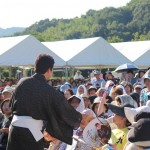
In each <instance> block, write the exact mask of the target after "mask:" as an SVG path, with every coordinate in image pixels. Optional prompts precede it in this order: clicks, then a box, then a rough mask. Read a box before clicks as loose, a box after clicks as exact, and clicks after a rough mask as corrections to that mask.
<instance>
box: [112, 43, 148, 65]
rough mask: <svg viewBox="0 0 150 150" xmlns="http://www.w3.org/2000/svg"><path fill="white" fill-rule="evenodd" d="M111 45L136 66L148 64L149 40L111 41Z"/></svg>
mask: <svg viewBox="0 0 150 150" xmlns="http://www.w3.org/2000/svg"><path fill="white" fill-rule="evenodd" d="M111 45H112V46H113V47H114V48H116V49H117V50H118V51H119V52H121V53H122V54H123V55H124V56H126V57H127V58H128V59H130V60H131V62H133V63H135V64H136V65H137V66H139V67H147V66H149V65H150V61H149V57H148V54H149V53H150V52H149V51H150V41H136V42H121V43H111Z"/></svg>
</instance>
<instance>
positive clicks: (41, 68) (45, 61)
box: [34, 54, 55, 74]
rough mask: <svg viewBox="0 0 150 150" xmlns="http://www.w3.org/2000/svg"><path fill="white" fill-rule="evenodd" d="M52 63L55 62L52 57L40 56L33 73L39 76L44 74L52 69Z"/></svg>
mask: <svg viewBox="0 0 150 150" xmlns="http://www.w3.org/2000/svg"><path fill="white" fill-rule="evenodd" d="M54 63H55V62H54V59H53V57H52V56H50V55H47V54H40V55H39V56H38V57H37V59H36V61H35V68H34V71H35V72H36V73H39V74H44V73H46V71H47V70H48V69H50V70H52V69H53V66H54Z"/></svg>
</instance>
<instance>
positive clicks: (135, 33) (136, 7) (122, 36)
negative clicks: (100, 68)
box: [15, 0, 150, 42]
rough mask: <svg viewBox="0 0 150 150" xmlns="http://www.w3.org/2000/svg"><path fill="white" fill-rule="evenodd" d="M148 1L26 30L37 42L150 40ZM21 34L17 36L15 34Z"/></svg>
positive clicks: (46, 22)
mask: <svg viewBox="0 0 150 150" xmlns="http://www.w3.org/2000/svg"><path fill="white" fill-rule="evenodd" d="M149 22H150V0H131V2H129V3H128V4H127V5H126V6H124V7H120V8H113V7H106V8H104V9H101V10H99V11H95V10H89V11H88V12H87V13H86V15H82V16H81V17H80V18H78V17H76V18H73V19H52V20H49V19H45V20H41V21H39V22H36V23H35V24H33V25H31V26H30V27H28V28H26V30H25V31H24V32H22V33H21V35H23V34H32V35H34V36H35V37H36V38H37V39H39V40H40V41H57V40H68V39H80V38H90V37H99V36H101V37H103V38H105V39H106V40H108V41H109V42H123V41H131V40H132V41H135V40H150V25H149ZM15 35H16V36H17V35H20V34H19V33H16V34H15Z"/></svg>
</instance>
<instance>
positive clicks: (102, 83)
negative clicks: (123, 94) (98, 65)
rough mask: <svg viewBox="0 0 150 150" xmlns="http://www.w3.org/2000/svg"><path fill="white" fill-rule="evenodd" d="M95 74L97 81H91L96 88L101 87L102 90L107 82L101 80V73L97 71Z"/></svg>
mask: <svg viewBox="0 0 150 150" xmlns="http://www.w3.org/2000/svg"><path fill="white" fill-rule="evenodd" d="M93 73H94V77H95V79H94V80H93V81H91V82H92V84H93V86H94V87H97V86H99V87H101V88H103V87H105V80H104V79H101V78H100V72H99V71H97V70H94V71H93Z"/></svg>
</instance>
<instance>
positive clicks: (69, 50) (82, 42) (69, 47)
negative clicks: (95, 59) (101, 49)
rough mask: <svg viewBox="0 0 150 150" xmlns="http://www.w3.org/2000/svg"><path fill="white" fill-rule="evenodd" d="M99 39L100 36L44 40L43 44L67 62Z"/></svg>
mask: <svg viewBox="0 0 150 150" xmlns="http://www.w3.org/2000/svg"><path fill="white" fill-rule="evenodd" d="M98 39H99V37H96V38H86V39H75V40H65V41H56V42H42V44H44V45H45V46H47V47H48V48H49V49H51V50H52V51H53V52H54V53H56V54H57V55H58V56H59V57H61V58H62V59H63V60H65V61H66V62H67V61H68V60H69V59H71V58H72V57H74V56H75V55H77V54H78V53H80V52H81V51H82V50H84V49H85V48H87V47H88V46H89V45H91V44H92V43H94V42H95V41H96V40H98Z"/></svg>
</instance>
